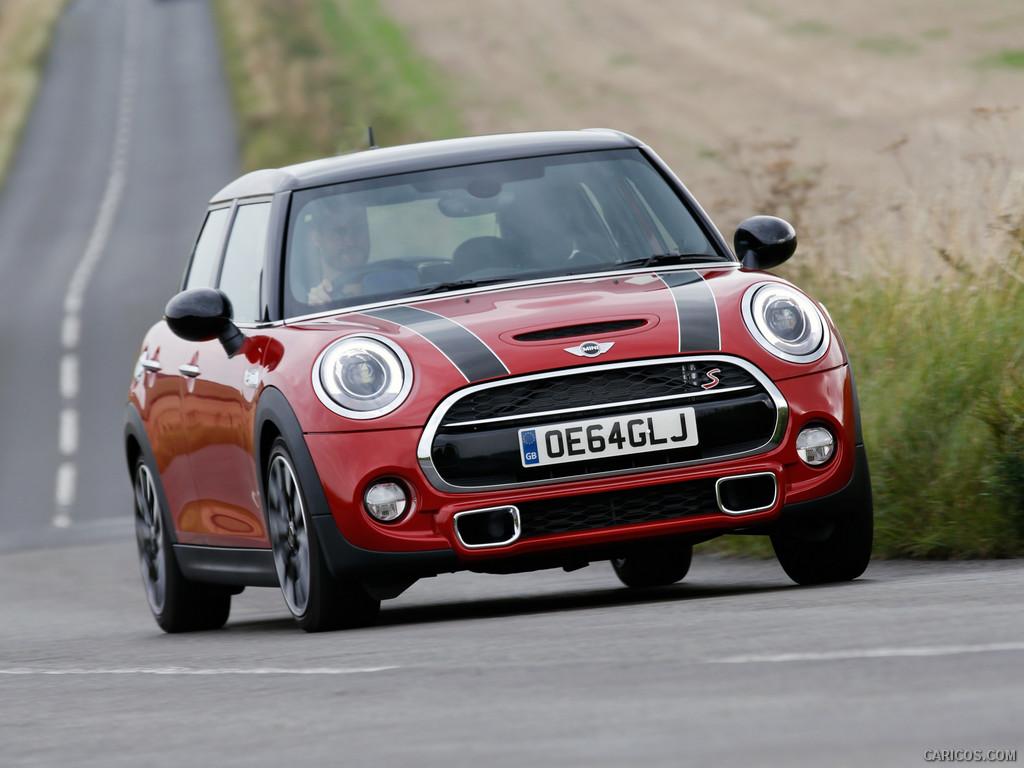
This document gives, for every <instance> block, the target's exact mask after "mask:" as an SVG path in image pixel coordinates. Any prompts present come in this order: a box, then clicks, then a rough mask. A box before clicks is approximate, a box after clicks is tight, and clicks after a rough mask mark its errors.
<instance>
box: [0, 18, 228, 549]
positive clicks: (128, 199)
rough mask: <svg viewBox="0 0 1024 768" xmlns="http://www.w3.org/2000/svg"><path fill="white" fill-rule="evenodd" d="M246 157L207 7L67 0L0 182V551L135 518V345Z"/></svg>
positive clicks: (106, 532)
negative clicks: (129, 444) (130, 449)
mask: <svg viewBox="0 0 1024 768" xmlns="http://www.w3.org/2000/svg"><path fill="white" fill-rule="evenodd" d="M238 172H239V170H238V160H237V147H236V143H235V138H234V124H233V119H232V115H231V110H230V104H229V101H228V98H227V93H226V88H225V83H224V79H223V76H222V72H221V67H220V60H219V54H218V52H217V46H216V37H215V34H214V29H213V24H212V19H211V15H210V9H209V7H208V4H207V3H206V2H201V1H200V0H163V1H162V2H161V1H157V0H71V2H70V3H69V5H68V9H67V11H66V12H65V14H64V16H63V17H62V19H61V20H60V22H59V23H58V26H57V29H56V35H55V39H54V43H53V48H52V53H51V55H50V57H49V60H48V63H47V67H46V72H45V79H44V81H43V85H42V89H41V91H40V93H39V96H38V99H37V103H36V108H35V110H34V112H33V114H32V116H31V118H30V122H29V123H28V125H27V128H26V130H25V134H24V138H23V141H22V145H21V148H20V152H19V154H18V156H17V158H16V160H15V163H14V165H13V167H12V169H11V172H10V174H9V176H8V178H7V180H6V183H5V185H4V189H3V194H2V196H0V360H2V364H0V393H3V397H2V398H0V435H3V437H4V443H5V445H4V449H3V451H0V552H2V551H10V550H15V549H20V548H23V547H26V546H40V545H45V544H64V543H72V542H80V541H90V540H101V539H105V538H109V536H110V535H115V534H117V533H119V532H122V531H125V530H127V528H128V522H129V521H130V507H131V492H130V485H129V482H128V473H127V468H126V467H125V464H124V459H123V451H122V448H121V431H122V425H123V413H124V404H125V400H126V396H127V392H128V382H129V380H130V377H131V374H132V369H133V366H134V362H135V358H136V355H137V354H138V345H139V343H140V341H141V339H142V334H143V333H144V332H145V329H146V328H147V327H148V326H149V325H150V324H152V323H153V322H154V321H155V320H157V319H158V318H159V317H160V316H161V315H162V313H163V307H164V305H165V304H166V302H167V299H168V298H170V296H171V295H172V294H173V292H174V290H175V288H176V286H177V283H178V280H179V279H180V276H181V271H182V269H183V267H184V264H185V259H186V257H187V254H188V251H189V249H190V248H191V245H192V241H193V239H194V237H195V234H196V232H197V231H198V228H199V225H200V223H201V217H202V215H203V213H204V210H205V203H206V200H208V199H209V198H210V196H212V195H213V193H214V192H216V191H217V190H218V189H220V187H222V186H223V185H224V184H225V183H227V182H228V181H230V180H231V179H233V178H234V177H235V176H237V175H238Z"/></svg>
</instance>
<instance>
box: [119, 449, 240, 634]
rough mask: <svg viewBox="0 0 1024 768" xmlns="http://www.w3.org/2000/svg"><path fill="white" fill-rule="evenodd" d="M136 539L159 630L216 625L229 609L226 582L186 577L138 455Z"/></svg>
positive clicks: (150, 476) (134, 477) (151, 480)
mask: <svg viewBox="0 0 1024 768" xmlns="http://www.w3.org/2000/svg"><path fill="white" fill-rule="evenodd" d="M132 485H133V486H134V489H135V538H136V542H137V543H138V547H139V567H140V569H141V571H142V584H143V586H144V587H145V590H146V600H147V601H148V602H149V609H150V610H151V611H152V612H153V618H154V619H156V623H157V624H158V625H159V626H160V628H161V629H162V630H164V632H171V633H174V632H194V631H199V630H207V629H220V628H221V627H223V626H224V625H225V624H226V623H227V620H228V614H229V613H230V612H231V592H230V590H229V589H228V588H226V587H220V586H217V585H213V584H201V583H198V582H194V581H189V580H188V579H186V578H185V577H184V576H183V575H182V573H181V569H180V568H179V567H178V561H177V560H176V559H175V557H174V549H173V546H172V542H171V537H170V533H169V532H168V530H167V525H166V519H165V517H164V514H163V510H162V509H161V507H160V496H159V494H158V493H157V490H156V481H155V480H154V476H153V473H152V471H151V470H150V468H149V466H148V465H147V464H146V462H145V460H144V459H143V458H141V457H140V458H138V459H136V461H135V471H134V472H133V474H132Z"/></svg>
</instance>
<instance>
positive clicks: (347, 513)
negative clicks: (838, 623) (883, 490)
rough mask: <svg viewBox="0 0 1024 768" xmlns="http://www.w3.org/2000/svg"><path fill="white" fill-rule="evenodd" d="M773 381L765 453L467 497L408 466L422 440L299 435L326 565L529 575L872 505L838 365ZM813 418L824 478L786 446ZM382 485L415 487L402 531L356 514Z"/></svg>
mask: <svg viewBox="0 0 1024 768" xmlns="http://www.w3.org/2000/svg"><path fill="white" fill-rule="evenodd" d="M777 384H778V387H779V389H780V391H781V393H782V394H783V396H784V397H785V401H786V404H787V409H788V418H787V422H786V425H785V429H784V435H783V436H782V438H781V440H780V441H779V443H778V444H777V445H775V446H774V447H773V448H771V449H770V450H768V451H766V452H764V453H762V454H759V455H756V456H743V457H739V458H734V459H731V460H726V461H718V462H710V463H705V464H698V465H688V466H677V467H671V468H664V469H658V470H650V471H637V472H633V473H630V474H615V475H611V476H608V475H606V476H595V477H588V478H586V479H574V480H572V481H568V482H559V483H554V484H540V485H536V486H516V487H505V488H494V489H488V490H485V491H477V492H473V493H466V492H461V493H454V492H446V491H444V490H438V489H437V488H436V487H435V486H434V484H432V482H431V480H430V478H429V477H428V476H427V475H426V474H425V473H424V472H423V471H422V468H421V466H420V465H419V463H417V462H415V461H413V460H412V458H411V457H414V456H415V455H416V448H417V444H418V442H419V441H420V439H421V437H422V432H421V431H420V430H415V429H398V430H387V431H377V432H361V433H348V434H307V435H306V442H307V445H308V446H309V449H310V454H311V456H312V458H313V461H314V463H315V465H316V472H317V474H318V475H319V477H320V479H321V481H322V483H323V488H324V491H325V497H326V498H325V500H326V502H327V503H326V505H325V506H324V507H323V508H321V509H318V510H315V513H316V520H315V524H316V526H317V531H318V533H319V534H320V540H321V541H322V542H323V544H324V550H325V555H326V557H327V559H328V562H329V565H330V566H331V568H332V571H334V572H335V573H336V574H349V575H352V574H377V575H385V574H386V575H395V574H403V575H410V576H413V577H415V576H418V575H430V574H436V573H442V572H451V571H457V570H463V569H473V570H483V571H486V570H501V572H508V571H510V570H512V571H514V570H530V569H533V568H535V567H546V566H547V565H566V566H568V565H569V564H572V563H578V562H579V561H581V560H583V561H586V560H599V559H606V558H608V557H614V556H616V554H615V553H616V551H617V550H619V549H621V548H622V547H623V546H624V545H626V544H628V543H630V542H634V541H638V540H642V539H646V538H653V537H678V538H683V539H688V540H691V541H702V540H706V539H710V538H713V537H715V536H717V535H720V534H723V533H769V532H770V531H771V530H772V529H773V527H774V526H776V525H798V524H802V523H803V524H805V523H806V522H807V521H808V520H813V519H815V518H819V517H820V518H822V519H824V518H826V517H828V516H830V515H831V514H832V513H833V512H835V511H837V510H841V509H843V508H846V507H847V506H850V505H858V506H861V507H863V504H865V503H867V504H870V499H871V491H870V479H869V475H868V470H867V459H866V455H865V453H864V447H863V445H862V444H857V443H856V424H855V422H856V419H855V412H856V407H855V396H854V394H853V388H852V381H851V378H850V376H849V371H848V369H847V368H846V366H842V367H840V368H837V369H833V370H831V371H825V372H822V373H816V374H813V375H809V376H804V377H798V378H795V379H791V380H786V381H782V382H777ZM811 422H814V423H826V424H828V425H829V426H830V427H831V428H832V429H833V430H834V431H835V433H836V436H837V438H838V441H839V450H838V453H837V455H836V456H835V458H834V460H833V461H832V462H831V463H830V464H829V465H827V466H826V467H824V468H820V469H812V468H809V467H807V466H806V465H803V464H802V462H800V461H799V459H798V457H797V455H796V451H795V448H794V447H793V443H794V440H795V435H796V433H797V432H798V431H799V429H800V428H801V427H802V426H804V425H805V424H808V423H811ZM383 477H387V478H397V479H399V480H400V481H401V482H403V483H405V484H406V485H407V487H409V488H410V489H412V490H413V497H414V503H413V507H414V510H413V512H411V513H410V514H409V515H407V517H406V518H404V519H403V520H402V521H401V522H399V523H397V524H391V525H384V524H380V523H376V522H375V521H373V520H371V519H370V517H369V516H368V515H367V514H366V513H365V512H364V511H363V509H362V503H361V499H362V493H363V490H364V489H365V488H366V487H367V485H368V484H369V483H371V482H372V481H373V480H376V479H380V478H383ZM507 508H514V509H515V511H516V516H517V518H518V526H519V529H518V530H516V531H515V532H514V535H510V533H509V531H510V528H509V524H510V521H511V513H504V512H503V513H501V514H499V515H498V516H497V517H496V523H497V524H496V527H495V532H494V534H493V536H494V538H493V540H488V539H487V538H486V537H487V535H488V534H486V532H485V533H482V534H481V533H480V531H481V530H483V529H486V527H487V525H486V524H487V523H489V522H490V521H488V520H487V519H486V517H483V516H481V517H478V518H477V519H476V521H475V523H474V525H475V528H474V530H472V531H470V530H469V529H462V527H461V526H460V523H459V521H467V520H469V521H472V518H473V516H472V515H467V513H478V512H486V511H488V510H493V509H507ZM476 523H480V524H483V525H477V524H476ZM481 536H483V538H480V537H481Z"/></svg>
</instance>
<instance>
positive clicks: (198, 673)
mask: <svg viewBox="0 0 1024 768" xmlns="http://www.w3.org/2000/svg"><path fill="white" fill-rule="evenodd" d="M391 669H400V667H395V666H387V667H300V668H295V669H290V668H288V667H251V668H242V669H232V668H223V669H221V668H216V667H213V668H190V667H72V668H69V669H57V668H45V667H44V668H36V667H9V668H7V669H3V668H0V675H7V676H13V677H19V676H20V677H26V676H32V675H36V676H49V677H76V676H88V675H167V676H179V677H202V676H228V675H359V674H366V673H371V672H385V671H388V670H391Z"/></svg>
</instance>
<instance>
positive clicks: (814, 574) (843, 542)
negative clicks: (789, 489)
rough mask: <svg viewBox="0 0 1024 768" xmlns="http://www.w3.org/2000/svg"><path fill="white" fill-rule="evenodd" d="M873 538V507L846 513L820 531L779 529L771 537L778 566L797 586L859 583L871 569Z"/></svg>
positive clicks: (855, 509) (864, 507)
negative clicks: (860, 577)
mask: <svg viewBox="0 0 1024 768" xmlns="http://www.w3.org/2000/svg"><path fill="white" fill-rule="evenodd" d="M873 537H874V514H873V511H872V507H871V505H870V504H868V505H866V506H863V507H860V508H854V509H852V510H850V511H847V512H845V513H844V514H841V515H839V516H837V517H836V518H835V521H834V522H833V523H831V524H826V525H825V526H824V527H821V528H816V529H809V528H803V529H801V528H794V529H779V530H777V531H775V532H774V533H772V535H771V539H772V547H774V549H775V556H776V557H777V558H778V560H779V564H780V565H781V566H782V569H783V570H784V571H785V572H786V575H787V576H789V578H791V579H792V580H793V581H795V582H796V583H797V584H828V583H832V582H837V581H852V580H853V579H856V578H857V577H858V576H860V575H861V574H862V573H864V571H865V569H866V568H867V567H868V561H869V560H870V559H871V544H872V540H873Z"/></svg>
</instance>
